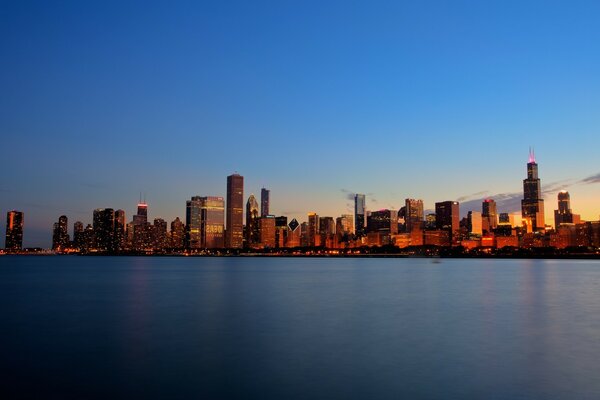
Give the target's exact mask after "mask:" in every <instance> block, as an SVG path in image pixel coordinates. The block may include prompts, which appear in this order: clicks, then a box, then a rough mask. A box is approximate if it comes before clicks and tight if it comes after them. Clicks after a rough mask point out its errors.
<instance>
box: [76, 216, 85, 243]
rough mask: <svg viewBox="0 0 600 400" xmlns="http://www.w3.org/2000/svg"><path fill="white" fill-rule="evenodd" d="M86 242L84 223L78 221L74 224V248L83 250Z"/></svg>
mask: <svg viewBox="0 0 600 400" xmlns="http://www.w3.org/2000/svg"><path fill="white" fill-rule="evenodd" d="M84 242H85V241H84V237H83V222H81V221H77V222H75V223H74V224H73V246H74V247H75V248H77V249H80V250H81V249H83V247H84Z"/></svg>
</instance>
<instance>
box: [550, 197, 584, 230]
mask: <svg viewBox="0 0 600 400" xmlns="http://www.w3.org/2000/svg"><path fill="white" fill-rule="evenodd" d="M580 222H581V217H580V216H579V215H577V214H573V212H572V211H571V196H570V195H569V192H567V191H566V190H563V191H561V192H559V193H558V210H554V228H555V229H558V228H559V227H560V225H563V224H578V223H580Z"/></svg>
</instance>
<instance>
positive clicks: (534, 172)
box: [521, 150, 546, 232]
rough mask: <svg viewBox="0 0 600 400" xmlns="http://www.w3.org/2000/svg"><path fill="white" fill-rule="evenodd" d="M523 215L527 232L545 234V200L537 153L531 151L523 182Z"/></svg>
mask: <svg viewBox="0 0 600 400" xmlns="http://www.w3.org/2000/svg"><path fill="white" fill-rule="evenodd" d="M521 214H522V217H523V223H524V224H525V227H526V229H527V232H543V231H544V230H545V228H546V223H545V218H544V199H542V188H541V183H540V178H539V176H538V165H537V163H536V161H535V153H534V152H533V151H531V150H530V151H529V162H528V163H527V178H526V179H524V180H523V200H521Z"/></svg>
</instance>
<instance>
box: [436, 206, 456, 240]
mask: <svg viewBox="0 0 600 400" xmlns="http://www.w3.org/2000/svg"><path fill="white" fill-rule="evenodd" d="M435 224H436V228H437V229H441V230H445V231H449V232H450V237H451V239H452V241H453V242H454V241H455V239H457V237H458V233H459V231H460V210H459V204H458V202H457V201H443V202H440V203H435Z"/></svg>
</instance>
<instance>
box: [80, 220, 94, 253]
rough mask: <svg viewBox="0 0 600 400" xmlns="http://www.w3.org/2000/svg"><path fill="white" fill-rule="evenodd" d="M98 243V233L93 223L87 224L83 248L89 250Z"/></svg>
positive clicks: (84, 231)
mask: <svg viewBox="0 0 600 400" xmlns="http://www.w3.org/2000/svg"><path fill="white" fill-rule="evenodd" d="M95 243H96V234H95V232H94V227H93V226H92V225H91V224H87V226H86V227H85V229H84V230H83V250H85V251H89V250H91V249H93V248H94V246H95Z"/></svg>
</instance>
